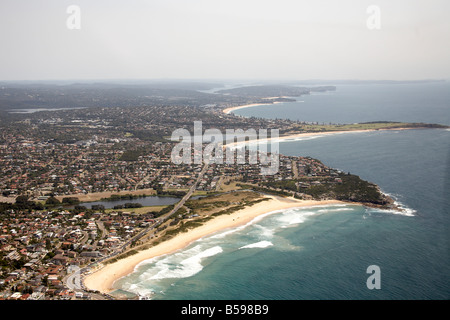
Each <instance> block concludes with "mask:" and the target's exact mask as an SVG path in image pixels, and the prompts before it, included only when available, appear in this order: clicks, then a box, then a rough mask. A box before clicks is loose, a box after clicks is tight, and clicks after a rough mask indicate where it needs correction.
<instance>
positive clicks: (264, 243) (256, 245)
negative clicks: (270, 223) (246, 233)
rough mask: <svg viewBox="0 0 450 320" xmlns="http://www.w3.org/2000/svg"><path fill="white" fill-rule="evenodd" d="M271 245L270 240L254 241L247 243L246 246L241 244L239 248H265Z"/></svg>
mask: <svg viewBox="0 0 450 320" xmlns="http://www.w3.org/2000/svg"><path fill="white" fill-rule="evenodd" d="M270 246H273V243H272V242H270V241H265V240H264V241H259V242H255V243H251V244H248V245H246V246H242V247H240V248H239V249H250V248H267V247H270Z"/></svg>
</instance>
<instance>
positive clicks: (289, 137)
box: [224, 128, 415, 148]
mask: <svg viewBox="0 0 450 320" xmlns="http://www.w3.org/2000/svg"><path fill="white" fill-rule="evenodd" d="M408 129H411V130H412V129H415V128H392V129H391V128H386V129H366V130H347V131H325V132H305V133H296V134H291V135H286V136H280V137H278V138H266V139H257V140H248V141H240V142H232V143H227V144H224V148H225V147H236V146H238V145H242V144H247V143H250V142H256V141H258V142H259V143H261V144H262V143H267V142H270V141H272V140H273V141H274V142H276V141H278V142H281V141H287V140H296V139H300V138H304V137H312V136H322V135H331V134H348V133H362V132H372V131H386V130H393V131H395V130H408Z"/></svg>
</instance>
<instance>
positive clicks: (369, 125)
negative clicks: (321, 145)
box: [293, 121, 447, 133]
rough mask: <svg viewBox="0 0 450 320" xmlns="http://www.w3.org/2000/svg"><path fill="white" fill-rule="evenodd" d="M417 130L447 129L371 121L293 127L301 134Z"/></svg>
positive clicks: (426, 125)
mask: <svg viewBox="0 0 450 320" xmlns="http://www.w3.org/2000/svg"><path fill="white" fill-rule="evenodd" d="M404 128H405V129H407V128H410V129H418V128H437V129H440V128H447V126H443V125H440V124H426V123H408V122H391V121H373V122H362V123H353V124H331V123H329V124H325V123H322V124H319V123H318V122H317V123H315V124H314V123H313V124H298V125H295V126H293V129H294V131H297V130H298V131H299V133H302V132H333V131H355V130H386V129H404Z"/></svg>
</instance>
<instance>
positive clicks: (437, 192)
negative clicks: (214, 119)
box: [115, 83, 450, 300]
mask: <svg viewBox="0 0 450 320" xmlns="http://www.w3.org/2000/svg"><path fill="white" fill-rule="evenodd" d="M298 100H299V102H295V103H290V104H288V103H285V104H278V105H276V106H271V108H268V107H267V106H260V107H253V108H247V109H241V110H238V111H236V114H239V115H242V116H252V115H256V114H258V116H259V117H267V118H276V117H278V118H281V116H280V115H284V116H287V117H291V118H292V119H304V120H305V121H318V122H326V123H328V122H339V123H352V122H363V121H377V120H394V121H411V122H433V123H441V124H447V125H450V85H449V84H447V83H434V84H430V83H427V84H407V85H400V84H397V85H346V86H339V85H338V86H337V91H336V92H330V93H325V94H319V95H311V96H305V97H300V98H298ZM275 108H277V111H276V112H275V111H274V109H275ZM449 147H450V131H449V130H445V129H444V130H442V129H430V130H403V131H401V130H397V131H377V132H366V133H346V134H335V135H327V136H318V137H312V138H311V137H308V138H303V139H298V140H296V141H287V142H283V143H281V144H280V151H281V153H283V154H286V155H301V156H312V157H315V158H318V159H320V160H321V161H322V162H324V163H325V164H326V165H328V166H331V167H334V168H338V169H341V170H343V171H346V172H347V171H348V172H351V173H353V174H357V175H359V176H361V178H363V179H366V180H369V181H372V182H374V183H376V184H378V185H379V186H380V187H381V189H382V190H383V191H384V192H386V193H388V194H390V195H392V196H393V197H394V198H395V199H396V200H397V201H398V202H399V203H400V204H401V205H402V206H404V207H405V208H407V210H406V212H405V213H404V214H395V213H394V212H389V211H380V210H376V209H367V208H364V207H361V206H357V205H334V206H321V207H312V208H297V209H289V210H282V211H278V212H273V213H270V214H266V215H264V216H261V217H259V218H258V219H256V220H255V221H253V222H252V223H249V224H248V225H246V226H242V227H239V228H237V229H230V230H225V231H223V232H220V233H218V234H215V235H213V236H210V237H207V238H204V239H201V240H199V241H196V242H194V243H192V244H191V245H190V246H188V247H187V248H186V249H184V250H180V251H179V252H177V253H175V254H172V255H167V256H163V257H158V258H154V259H151V260H148V261H145V262H143V263H141V264H140V265H139V266H138V267H137V268H136V270H135V272H134V273H132V274H130V275H128V276H127V277H124V278H122V279H120V280H119V281H118V282H117V283H116V284H115V287H116V288H117V289H122V290H126V291H129V292H133V293H139V294H141V295H151V297H152V299H155V300H157V299H169V300H173V299H177V300H178V299H179V300H196V299H206V300H208V299H227V300H228V299H231V300H239V299H250V300H252V299H265V300H272V299H273V300H276V299H282V300H302V299H449V298H450V281H449V274H450V267H449V262H450V259H449V234H450V233H449V231H450V230H449V225H450V218H449V215H450V200H449V199H450V192H449V187H450V169H449V160H450V159H449V156H450V148H449ZM370 265H377V266H378V267H379V268H380V283H381V288H380V289H373V290H370V289H368V287H367V285H366V281H367V278H368V277H369V276H370V274H368V273H367V272H366V271H367V268H368V267H369V266H370Z"/></svg>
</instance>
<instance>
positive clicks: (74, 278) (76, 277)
mask: <svg viewBox="0 0 450 320" xmlns="http://www.w3.org/2000/svg"><path fill="white" fill-rule="evenodd" d="M207 169H208V164H205V165H204V166H203V168H202V170H201V171H200V173H199V175H198V177H197V180H196V181H195V183H194V184H193V185H192V186H191V188H190V189H189V191H188V192H187V193H186V195H185V196H184V197H183V198H182V199H181V200H180V201H179V202H178V203H177V204H176V205H175V207H174V208H173V209H172V210H171V211H170V212H169V213H167V214H165V215H164V216H162V217H160V218H159V223H157V224H154V225H152V226H150V227H148V228H147V229H145V230H143V231H141V232H140V233H139V234H138V235H136V236H134V237H133V238H132V239H130V240H128V241H127V242H125V243H124V244H123V245H122V246H121V247H120V249H118V250H116V251H115V252H113V253H112V254H110V255H109V256H106V257H102V258H100V259H98V260H97V261H95V262H94V263H93V264H98V263H101V262H103V261H104V260H107V259H110V258H113V257H115V256H117V255H119V254H121V253H123V252H125V251H126V248H127V247H128V246H129V245H130V244H131V243H132V242H133V241H136V240H139V239H141V238H142V237H143V236H145V235H147V234H148V232H149V231H151V230H153V229H155V228H156V227H157V226H159V225H161V224H162V223H163V222H165V221H166V220H167V219H168V218H169V217H170V216H171V215H173V214H174V213H175V212H177V211H178V209H180V208H181V207H182V206H183V205H184V203H185V202H186V201H187V200H188V199H189V198H190V197H191V196H192V194H193V193H194V192H195V190H196V189H197V185H198V184H199V182H200V181H201V180H202V179H203V176H204V175H205V172H206V170H207ZM102 231H104V230H102ZM91 266H92V264H91V265H88V266H86V267H84V268H82V269H78V270H76V271H74V272H73V273H71V274H69V275H67V276H65V277H64V279H63V283H65V285H66V286H67V287H68V288H69V289H72V290H77V291H85V287H84V284H83V282H82V281H81V277H82V274H83V273H84V272H85V271H87V270H88V269H90V267H91ZM90 294H91V296H93V297H95V299H108V298H109V299H111V298H110V297H108V296H104V295H101V294H93V293H90Z"/></svg>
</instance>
